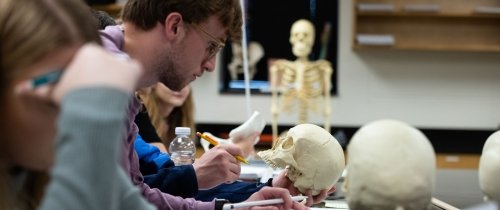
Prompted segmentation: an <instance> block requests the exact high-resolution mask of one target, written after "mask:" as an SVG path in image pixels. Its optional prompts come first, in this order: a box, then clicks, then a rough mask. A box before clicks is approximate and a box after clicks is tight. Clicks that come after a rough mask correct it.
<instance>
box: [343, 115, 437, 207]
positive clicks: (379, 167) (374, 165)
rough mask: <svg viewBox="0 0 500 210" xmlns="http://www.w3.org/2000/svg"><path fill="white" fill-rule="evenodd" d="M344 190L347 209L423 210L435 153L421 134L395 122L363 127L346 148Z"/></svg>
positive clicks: (431, 183)
mask: <svg viewBox="0 0 500 210" xmlns="http://www.w3.org/2000/svg"><path fill="white" fill-rule="evenodd" d="M347 155H348V157H347V160H348V163H347V175H346V178H345V179H344V186H343V189H344V192H345V195H346V199H347V202H348V204H349V209H354V210H357V209H375V210H382V209H384V210H385V209H405V210H408V209H415V210H422V209H427V207H428V206H429V205H430V202H431V196H432V191H433V188H434V183H435V173H436V157H435V153H434V149H433V148H432V145H431V144H430V142H429V140H428V139H427V137H425V135H424V134H423V133H422V132H421V131H419V130H418V129H416V128H414V127H412V126H410V125H408V124H406V123H404V122H401V121H397V120H392V119H383V120H378V121H374V122H371V123H368V124H366V125H364V126H362V127H361V128H360V129H359V130H358V131H356V133H355V134H354V135H353V137H352V138H351V141H350V142H349V145H348V146H347Z"/></svg>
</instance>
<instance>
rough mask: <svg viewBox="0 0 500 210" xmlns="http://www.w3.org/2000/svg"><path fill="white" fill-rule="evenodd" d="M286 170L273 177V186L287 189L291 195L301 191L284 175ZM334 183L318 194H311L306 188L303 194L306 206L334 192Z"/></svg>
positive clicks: (320, 200) (318, 201)
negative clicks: (305, 198) (305, 197)
mask: <svg viewBox="0 0 500 210" xmlns="http://www.w3.org/2000/svg"><path fill="white" fill-rule="evenodd" d="M286 173H287V170H286V169H285V170H283V171H282V172H281V173H280V174H279V175H278V176H276V177H275V178H274V179H273V183H272V184H273V187H280V188H285V189H287V190H288V191H289V192H290V194H291V195H294V196H295V195H299V194H301V192H300V191H299V190H298V189H297V188H296V187H294V186H293V182H292V181H291V180H290V179H289V178H288V177H287V176H286ZM335 190H336V188H335V185H334V186H332V187H331V188H330V189H324V190H322V191H321V192H320V193H319V194H317V195H315V196H313V195H312V190H310V189H309V190H307V191H306V192H304V195H305V196H307V197H308V198H307V202H306V205H307V206H312V205H313V204H317V203H320V202H322V201H323V200H325V198H326V197H327V196H328V194H330V193H333V192H335Z"/></svg>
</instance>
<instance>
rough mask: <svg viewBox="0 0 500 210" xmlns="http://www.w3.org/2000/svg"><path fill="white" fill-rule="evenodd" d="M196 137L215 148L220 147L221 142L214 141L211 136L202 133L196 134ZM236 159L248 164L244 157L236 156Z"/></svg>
mask: <svg viewBox="0 0 500 210" xmlns="http://www.w3.org/2000/svg"><path fill="white" fill-rule="evenodd" d="M196 135H197V136H199V137H200V138H202V139H205V140H206V141H208V142H210V144H212V145H214V146H217V145H219V142H217V141H215V140H214V139H212V138H210V136H208V135H207V134H202V133H200V132H196ZM235 158H236V159H237V160H238V161H240V162H242V163H245V164H248V161H247V160H246V159H245V158H244V157H242V156H240V155H236V156H235Z"/></svg>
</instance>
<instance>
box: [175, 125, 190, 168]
mask: <svg viewBox="0 0 500 210" xmlns="http://www.w3.org/2000/svg"><path fill="white" fill-rule="evenodd" d="M175 135H177V136H176V137H175V138H174V139H173V140H172V142H171V143H170V146H169V147H168V149H169V151H170V158H171V159H172V161H174V163H175V165H176V166H180V165H189V164H193V162H194V157H195V156H194V155H195V154H196V146H195V144H194V142H193V140H191V138H189V136H190V135H191V128H188V127H176V128H175Z"/></svg>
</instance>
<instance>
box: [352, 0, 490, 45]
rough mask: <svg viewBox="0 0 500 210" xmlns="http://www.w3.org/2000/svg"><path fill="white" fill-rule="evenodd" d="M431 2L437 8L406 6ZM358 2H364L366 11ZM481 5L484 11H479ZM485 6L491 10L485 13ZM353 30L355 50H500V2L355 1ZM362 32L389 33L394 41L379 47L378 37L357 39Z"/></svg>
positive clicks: (473, 0)
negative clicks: (410, 8) (365, 39)
mask: <svg viewBox="0 0 500 210" xmlns="http://www.w3.org/2000/svg"><path fill="white" fill-rule="evenodd" d="M429 2H431V3H432V4H431V6H435V7H431V8H434V9H435V10H433V11H431V10H429V11H418V12H415V11H411V12H409V11H406V10H404V7H405V5H409V4H411V5H425V4H429ZM379 4H380V5H381V6H380V7H377V5H379ZM359 5H364V7H363V11H360V9H359V8H358V6H359ZM373 5H375V6H373ZM478 7H480V8H482V9H483V13H479V12H477V8H478ZM367 8H368V9H367ZM372 8H373V10H371V9H372ZM436 8H437V9H436ZM484 8H486V9H488V10H492V11H489V12H484ZM353 30H354V33H353V34H354V35H353V49H356V50H364V49H389V50H394V49H398V50H425V51H473V52H500V1H498V0H467V1H462V0H434V1H424V0H406V1H398V0H358V1H356V2H355V3H354V27H353ZM359 35H375V36H377V35H382V36H390V37H391V39H393V40H394V41H393V42H390V43H385V44H384V43H382V46H379V45H378V44H381V43H378V42H377V41H376V40H375V41H373V42H372V41H360V40H358V39H357V38H358V36H359Z"/></svg>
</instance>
